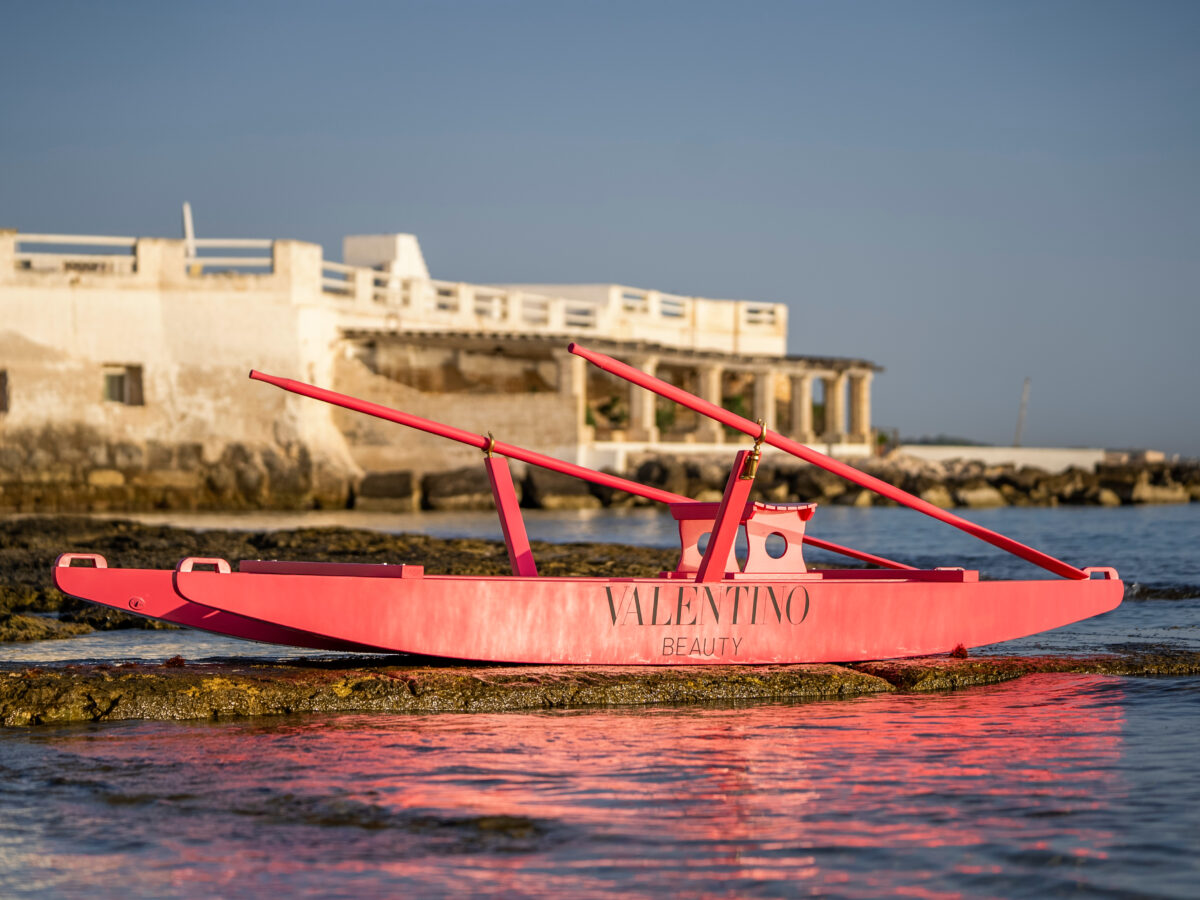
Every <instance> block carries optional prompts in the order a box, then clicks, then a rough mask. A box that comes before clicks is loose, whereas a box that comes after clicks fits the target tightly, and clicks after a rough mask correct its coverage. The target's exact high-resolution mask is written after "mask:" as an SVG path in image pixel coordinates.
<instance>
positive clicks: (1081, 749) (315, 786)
mask: <svg viewBox="0 0 1200 900" xmlns="http://www.w3.org/2000/svg"><path fill="white" fill-rule="evenodd" d="M969 515H970V516H971V518H973V519H975V520H976V521H978V522H980V523H981V524H984V525H986V526H988V527H990V528H993V529H996V530H999V531H1002V532H1004V533H1006V534H1009V535H1011V536H1013V537H1015V538H1017V539H1019V540H1022V541H1024V542H1026V543H1029V544H1032V545H1033V546H1036V547H1038V548H1039V549H1042V550H1045V551H1047V552H1049V553H1052V554H1054V555H1057V556H1060V557H1063V558H1065V559H1067V560H1068V561H1070V562H1073V563H1076V564H1078V565H1112V566H1115V567H1116V568H1117V569H1118V570H1119V571H1120V572H1121V575H1122V577H1123V578H1124V580H1125V581H1126V583H1127V585H1128V586H1129V587H1128V590H1127V593H1126V600H1125V602H1124V603H1123V604H1122V606H1121V607H1119V608H1118V609H1116V610H1114V611H1113V612H1111V613H1108V614H1106V615H1105V616H1101V617H1098V618H1096V619H1093V620H1089V621H1087V622H1083V623H1078V624H1076V625H1072V626H1068V627H1066V628H1063V629H1058V630H1057V631H1054V632H1049V633H1047V634H1045V635H1039V636H1035V637H1032V638H1027V639H1023V640H1020V641H1012V642H1008V643H1007V644H1003V645H997V646H995V647H992V648H985V649H983V650H980V651H973V652H975V653H988V652H992V653H1014V652H1015V653H1041V652H1068V651H1071V652H1077V651H1089V652H1091V651H1103V650H1129V649H1151V648H1157V647H1164V646H1165V647H1177V648H1183V649H1191V650H1196V649H1200V506H1198V505H1191V506H1180V507H1138V508H1128V507H1126V508H1118V509H1091V508H1089V509H999V510H989V511H975V512H971V513H969ZM818 516H819V517H820V518H819V521H818V520H814V522H813V523H812V533H813V534H815V535H817V536H819V537H822V538H826V539H828V540H833V541H836V542H839V543H846V544H851V545H853V546H856V547H861V548H862V549H866V550H870V551H872V552H875V553H879V554H882V555H884V556H890V557H892V558H897V559H901V560H903V561H905V562H911V563H913V564H917V565H922V566H925V565H964V566H967V567H969V568H979V569H981V570H983V571H984V573H985V574H987V575H991V576H993V577H1039V574H1038V570H1036V569H1034V568H1032V567H1030V566H1029V565H1028V564H1025V563H1022V562H1020V561H1018V560H1013V559H1011V558H1009V557H1006V556H1005V555H1004V554H1003V553H1001V552H1000V551H996V550H993V549H992V548H990V547H988V546H987V545H984V544H981V543H979V542H977V541H975V540H973V539H970V538H967V537H965V536H961V535H959V534H958V533H957V532H955V531H954V530H953V529H951V528H949V527H948V526H945V525H942V524H940V523H936V522H932V521H928V520H925V519H924V518H922V517H920V516H917V515H915V514H911V513H908V512H907V511H905V510H899V509H890V508H882V509H880V508H872V509H851V508H833V509H825V508H823V509H821V510H819V512H818ZM162 519H163V517H159V519H158V520H160V521H161V520H162ZM175 521H176V522H177V524H191V525H196V526H200V527H203V526H205V525H208V526H209V527H230V526H231V525H234V524H236V523H239V522H240V523H241V524H242V525H243V526H244V527H248V528H259V527H264V526H270V525H275V526H279V527H282V526H284V525H286V524H289V523H292V522H294V520H290V521H289V522H285V521H283V520H280V519H277V518H275V517H263V516H261V514H260V515H257V516H255V517H246V518H238V519H235V520H232V521H231V520H229V519H210V518H205V517H195V518H191V519H188V520H186V521H185V520H175ZM302 524H304V525H314V524H343V525H352V526H358V525H362V526H369V527H384V528H392V529H395V530H423V531H426V532H429V533H434V534H441V535H447V536H449V535H476V536H490V535H493V534H495V530H496V527H497V526H496V525H495V522H494V519H492V518H491V517H489V516H483V515H444V516H439V515H425V514H422V515H420V516H412V517H362V516H353V515H350V514H340V517H336V518H330V519H326V520H321V519H319V518H317V517H309V518H305V519H304V521H303V523H302ZM528 525H529V531H530V533H531V536H532V537H533V538H535V539H539V538H540V539H551V540H577V539H578V540H613V541H626V542H636V543H644V544H653V545H662V546H669V545H670V544H671V543H672V540H673V534H672V528H673V523H672V521H671V520H670V519H669V518H668V517H664V516H661V515H659V514H656V513H654V512H653V511H649V510H634V511H629V512H626V513H612V512H608V511H603V512H589V513H553V514H531V515H530V516H529V519H528ZM809 556H810V557H811V558H813V559H821V560H822V561H827V560H828V561H832V559H833V558H831V557H822V556H821V555H820V554H817V553H811V554H809ZM398 561H400V560H398ZM114 562H119V561H117V560H114ZM264 652H265V651H264V648H262V647H257V646H254V645H246V644H242V643H239V642H234V641H226V640H223V639H220V638H215V637H209V636H204V635H200V634H198V633H193V632H142V631H139V632H109V633H102V634H94V635H86V636H84V637H81V638H76V639H72V640H69V641H47V642H42V643H39V644H31V645H22V646H14V645H8V646H6V647H4V648H3V649H0V667H2V668H10V669H11V668H13V667H18V666H21V665H27V664H29V663H30V662H37V663H38V664H62V663H66V662H72V661H86V660H101V659H102V660H106V661H110V662H111V661H119V660H131V659H134V660H152V661H161V660H162V659H163V658H165V657H166V656H170V655H174V654H176V653H178V654H181V655H183V656H185V657H186V658H187V659H189V660H196V659H201V658H205V657H221V656H230V655H243V656H246V655H248V656H257V657H262V656H264ZM310 655H311V654H310ZM0 677H2V673H0ZM1198 854H1200V678H1190V677H1189V678H1117V677H1111V676H1090V675H1036V676H1029V677H1026V678H1022V679H1019V680H1017V681H1013V682H1008V683H1005V684H1000V685H994V686H990V687H983V688H975V689H971V690H967V691H962V692H958V693H944V694H934V695H887V696H869V697H860V698H856V699H851V700H840V701H819V702H809V703H794V704H761V705H752V706H708V707H685V708H634V709H620V710H611V709H606V710H594V711H586V710H585V711H578V710H575V711H565V712H537V713H508V714H468V715H460V714H447V713H441V714H429V715H410V716H391V715H369V716H364V715H336V716H318V715H310V716H302V717H287V718H277V719H255V720H244V721H232V722H224V721H223V722H189V723H159V722H152V723H148V722H117V723H103V724H96V725H86V726H70V727H42V728H30V729H5V730H0V896H4V897H33V896H38V897H41V896H88V897H207V896H248V897H250V896H265V895H278V896H306V895H307V896H345V897H377V896H421V897H426V896H429V897H439V896H462V895H485V896H496V897H507V896H547V897H548V896H584V897H586V896H602V895H603V896H612V895H618V894H619V895H622V896H633V897H650V896H654V897H662V896H687V897H791V896H845V897H890V896H897V895H903V896H919V897H960V896H963V897H1018V896H1036V897H1040V896H1059V895H1072V896H1144V897H1196V896H1200V862H1198Z"/></svg>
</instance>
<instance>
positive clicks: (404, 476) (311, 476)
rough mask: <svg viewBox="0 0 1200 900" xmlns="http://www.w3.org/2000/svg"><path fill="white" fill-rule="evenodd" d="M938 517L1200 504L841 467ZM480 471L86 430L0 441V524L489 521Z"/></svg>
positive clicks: (699, 462)
mask: <svg viewBox="0 0 1200 900" xmlns="http://www.w3.org/2000/svg"><path fill="white" fill-rule="evenodd" d="M734 450H735V447H734V446H733V445H730V450H729V454H728V457H720V458H717V457H697V456H686V457H685V456H678V457H676V456H662V455H655V456H642V457H640V458H633V459H631V461H630V465H629V467H628V471H625V472H621V473H616V474H621V475H624V476H625V477H627V478H631V479H633V480H634V481H640V482H642V483H644V484H649V485H652V486H654V487H660V488H665V489H668V490H671V491H674V492H676V493H679V494H682V495H685V496H688V497H692V498H694V499H698V500H712V499H719V498H720V494H721V491H722V489H723V488H724V486H725V478H726V476H727V474H728V466H729V464H730V462H731V461H732V458H733V452H734ZM850 462H851V463H852V464H853V465H854V466H856V467H857V468H860V469H862V470H864V471H866V472H868V473H870V474H872V475H875V476H876V477H878V478H880V479H882V480H883V481H886V482H888V483H889V484H893V485H896V486H897V487H900V488H903V489H904V490H906V491H908V492H909V493H912V494H916V495H918V496H920V497H922V498H923V499H925V500H927V501H929V502H930V503H933V504H934V505H936V506H941V507H983V506H1057V505H1060V504H1073V505H1084V504H1086V505H1099V506H1117V505H1121V504H1136V503H1187V502H1190V501H1195V500H1200V461H1196V460H1189V461H1182V462H1157V463H1136V464H1125V465H1098V466H1096V468H1095V469H1094V470H1092V471H1085V470H1083V469H1078V468H1073V469H1068V470H1067V471H1065V472H1055V473H1051V472H1047V471H1044V470H1042V469H1036V468H1032V467H1022V468H1016V467H1014V466H1011V465H1000V466H992V465H984V464H983V463H980V462H977V461H971V460H954V461H951V462H947V463H935V462H929V461H925V460H919V459H915V458H913V457H906V456H903V455H900V454H899V453H892V454H890V455H888V456H883V457H875V458H871V459H858V460H851V461H850ZM513 471H514V474H515V476H516V488H517V492H518V494H519V496H520V497H521V503H522V505H524V506H526V507H530V508H535V509H580V508H589V507H591V508H599V507H607V506H622V505H630V504H644V503H647V502H648V501H644V500H640V499H639V498H634V497H631V496H630V495H628V494H624V493H621V492H619V491H613V490H612V489H610V488H604V487H600V486H597V485H589V484H588V483H587V482H584V481H581V480H579V479H576V478H570V477H568V476H565V475H559V474H556V473H554V472H549V471H546V470H544V469H538V468H535V467H527V466H525V465H524V464H521V463H514V464H513ZM754 490H755V497H756V498H757V499H761V500H769V501H775V502H785V501H793V502H794V501H814V502H818V503H837V504H849V505H859V506H868V505H872V504H884V503H887V502H889V501H885V500H882V499H881V498H879V497H877V496H875V495H874V494H872V493H870V492H869V491H863V490H861V489H859V488H857V487H855V486H854V485H851V484H849V483H848V482H846V481H843V480H842V479H840V478H838V477H837V476H835V475H830V474H829V473H828V472H825V471H824V470H822V469H818V468H816V467H814V466H810V465H807V464H804V463H801V462H800V461H799V460H795V459H793V458H791V457H785V456H781V455H770V454H769V455H768V456H767V457H766V459H765V460H764V464H763V466H762V467H761V468H760V469H759V474H758V477H757V479H756V481H755V488H754ZM491 504H492V496H491V488H490V486H489V485H488V482H487V478H486V476H485V474H484V471H483V468H482V467H481V466H477V465H476V466H468V467H466V468H461V469H452V470H449V471H439V472H428V473H424V474H422V473H419V472H413V471H409V470H399V471H383V472H370V473H367V474H366V475H361V474H359V475H355V474H353V473H351V472H349V471H348V470H345V469H342V468H337V467H333V466H331V465H330V464H329V463H328V461H326V460H324V459H323V457H319V456H317V455H314V454H313V453H310V452H309V450H308V449H307V448H306V447H304V446H303V445H300V444H296V443H291V444H287V445H286V446H285V445H279V446H276V445H250V444H242V443H236V442H235V443H230V444H227V445H225V444H223V445H219V446H216V447H211V448H207V447H205V446H203V445H201V444H196V443H186V444H177V445H172V444H164V443H157V442H154V441H148V442H142V443H136V442H112V441H105V440H104V439H103V438H102V437H101V436H99V435H98V434H97V433H95V432H93V431H90V430H88V429H86V428H84V427H82V426H73V427H68V428H58V429H56V428H45V429H42V430H41V431H37V432H29V433H23V434H10V435H8V437H7V438H6V439H5V440H4V441H0V513H5V512H8V513H29V512H43V513H44V512H54V513H89V512H119V511H134V510H163V509H168V510H233V509H345V508H355V509H368V510H381V509H382V510H397V509H399V510H415V509H434V510H464V509H490V508H491Z"/></svg>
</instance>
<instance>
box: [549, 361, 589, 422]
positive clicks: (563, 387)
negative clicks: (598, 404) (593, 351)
mask: <svg viewBox="0 0 1200 900" xmlns="http://www.w3.org/2000/svg"><path fill="white" fill-rule="evenodd" d="M554 361H555V362H556V363H557V364H558V392H559V393H560V394H562V395H563V396H565V397H569V398H571V401H572V409H573V410H574V415H575V442H576V444H588V443H591V441H592V438H593V433H592V428H591V426H589V425H588V424H587V416H586V410H587V360H586V359H584V358H583V357H582V356H576V355H575V354H573V353H567V352H566V351H565V350H555V351H554Z"/></svg>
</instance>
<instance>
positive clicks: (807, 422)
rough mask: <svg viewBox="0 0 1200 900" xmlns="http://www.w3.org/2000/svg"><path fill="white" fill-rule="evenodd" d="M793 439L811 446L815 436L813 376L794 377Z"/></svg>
mask: <svg viewBox="0 0 1200 900" xmlns="http://www.w3.org/2000/svg"><path fill="white" fill-rule="evenodd" d="M792 437H793V438H795V439H796V440H798V441H799V442H800V443H802V444H811V443H812V442H813V440H814V439H815V437H816V436H815V435H814V434H813V416H812V376H811V375H808V374H804V375H793V376H792Z"/></svg>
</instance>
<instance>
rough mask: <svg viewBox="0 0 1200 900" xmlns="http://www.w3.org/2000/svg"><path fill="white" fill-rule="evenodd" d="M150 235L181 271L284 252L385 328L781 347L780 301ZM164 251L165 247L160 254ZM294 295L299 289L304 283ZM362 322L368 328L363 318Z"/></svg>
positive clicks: (263, 265)
mask: <svg viewBox="0 0 1200 900" xmlns="http://www.w3.org/2000/svg"><path fill="white" fill-rule="evenodd" d="M11 239H12V242H13V244H12V259H13V267H14V269H15V270H16V271H32V272H47V273H48V272H60V273H61V272H83V273H88V274H96V275H111V276H120V275H126V276H132V275H135V274H137V273H139V271H140V270H139V260H138V257H139V253H140V252H141V251H140V249H139V239H138V238H133V237H108V236H100V235H68V234H22V233H15V234H12V235H11ZM153 243H155V244H158V245H164V244H166V245H170V244H174V245H176V247H178V246H179V245H180V244H182V251H183V252H182V259H183V274H184V275H185V276H186V277H188V278H196V279H199V278H201V277H203V276H210V275H225V276H237V275H249V276H258V277H262V276H275V275H278V273H279V271H280V270H279V262H278V260H279V258H280V256H279V254H280V253H285V254H287V255H288V258H289V259H290V262H289V263H288V264H287V265H286V266H285V268H284V269H283V270H282V271H283V272H285V273H286V274H285V276H284V277H287V278H289V279H301V282H300V283H301V284H302V280H303V279H305V278H309V279H313V282H314V283H313V288H312V289H313V290H314V292H315V294H316V296H318V297H324V298H326V299H328V300H329V301H331V302H334V303H337V304H338V306H339V307H340V308H344V309H345V310H346V313H347V314H349V315H354V316H358V317H366V318H367V319H368V320H369V319H371V318H378V320H379V321H380V322H381V323H384V322H386V323H390V324H389V327H396V324H397V323H399V325H400V327H404V328H408V329H414V330H434V329H445V330H458V329H461V330H475V331H485V332H486V331H493V332H496V333H511V334H521V333H531V334H537V333H544V334H556V335H561V334H573V333H582V334H592V335H597V336H602V337H607V338H612V339H614V340H635V341H644V342H648V343H659V344H663V345H664V346H675V347H686V348H695V349H716V350H725V351H729V352H751V353H769V354H781V353H783V352H784V351H785V347H784V344H785V332H786V324H787V321H786V309H785V308H784V307H783V306H782V305H781V304H774V303H750V302H744V301H729V300H709V299H705V298H701V297H685V296H682V295H678V294H665V293H661V292H659V291H651V290H641V289H638V288H631V287H626V286H621V285H612V286H598V287H597V288H596V289H595V290H594V291H593V292H592V295H591V296H586V297H585V296H581V297H578V298H572V297H562V296H552V295H547V294H538V293H530V292H528V291H527V290H523V289H521V288H519V287H498V286H489V285H479V284H467V283H463V282H454V281H440V280H437V279H428V278H409V277H404V276H402V275H400V274H399V273H396V272H392V271H388V269H387V267H386V266H382V267H379V268H366V267H362V266H351V265H346V264H345V263H340V262H334V261H332V260H326V259H324V258H322V257H320V256H317V255H316V254H315V253H313V252H312V251H314V250H316V249H317V248H316V247H312V246H311V245H306V244H303V243H300V242H291V241H282V242H276V241H271V240H265V239H257V238H196V239H192V240H184V241H155V242H153ZM33 248H37V249H33ZM281 248H282V249H281ZM114 251H116V252H114ZM263 251H266V253H264V252H263ZM158 252H165V251H158ZM174 253H176V254H177V253H179V250H178V249H176V250H175V251H174ZM170 258H171V253H169V252H167V253H166V255H164V256H163V257H162V259H163V260H164V261H165V260H168V259H170ZM174 258H175V259H179V256H175V257H174ZM314 264H315V266H316V267H317V268H316V270H315V271H314V270H313V266H314ZM160 265H161V264H160V263H154V264H153V265H151V266H150V270H147V275H146V277H152V278H153V277H156V276H154V275H153V274H152V273H151V270H154V271H157V270H158V267H159V266H160ZM175 265H178V264H177V263H176V264H175ZM306 273H307V274H306ZM139 277H143V276H139ZM293 290H294V292H295V289H293ZM295 296H305V292H304V289H303V288H302V287H301V288H300V289H299V291H298V292H296V293H295ZM360 324H361V325H362V326H364V327H370V325H369V323H368V322H366V321H363V322H360Z"/></svg>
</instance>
